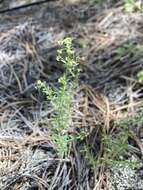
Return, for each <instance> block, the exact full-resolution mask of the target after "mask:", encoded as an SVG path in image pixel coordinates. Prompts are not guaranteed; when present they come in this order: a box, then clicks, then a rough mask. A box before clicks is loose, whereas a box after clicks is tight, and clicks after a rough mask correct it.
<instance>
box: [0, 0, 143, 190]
mask: <svg viewBox="0 0 143 190" xmlns="http://www.w3.org/2000/svg"><path fill="white" fill-rule="evenodd" d="M31 10H33V12H34V13H32V14H31V13H30V16H27V17H23V16H22V15H23V12H24V11H25V12H24V14H25V15H26V13H27V15H28V14H29V13H28V12H29V10H22V11H19V12H16V13H13V14H12V16H14V18H15V19H14V20H13V22H12V20H11V17H12V16H11V15H9V14H7V15H3V17H2V18H1V19H0V24H1V27H0V134H1V135H0V189H1V190H10V189H12V190H18V189H19V190H20V189H28V188H34V189H41V190H44V189H48V190H54V189H59V190H73V189H75V190H78V189H79V190H80V189H84V190H90V189H94V190H101V189H106V190H107V189H109V190H112V184H111V175H110V171H109V168H108V165H107V163H106V162H105V161H101V162H100V163H97V162H96V161H100V160H101V158H103V156H104V155H105V144H104V142H103V141H102V135H103V131H104V132H106V134H110V135H112V136H113V137H115V136H116V135H118V133H119V132H120V131H121V129H122V128H120V126H119V125H117V124H114V121H116V122H117V121H118V120H122V119H125V118H128V117H130V116H132V117H133V116H134V115H136V113H137V111H138V109H139V108H140V107H142V84H141V83H138V81H137V80H136V74H137V72H138V71H139V70H141V69H142V68H143V65H142V51H141V52H140V53H139V54H136V53H137V49H142V41H143V36H142V28H141V27H140V26H141V23H142V14H141V13H139V12H135V13H132V14H127V13H125V12H124V10H123V4H122V2H121V3H120V4H119V3H118V4H116V3H114V2H111V1H109V3H107V7H105V6H99V5H97V4H91V5H89V4H88V3H81V4H79V5H69V4H66V5H65V6H64V7H63V6H62V4H61V3H50V4H49V5H48V7H46V6H45V7H42V6H41V7H40V11H41V12H43V15H38V13H37V8H36V7H35V8H33V9H31ZM31 10H30V12H31ZM47 10H48V11H49V12H48V15H47V14H46V12H47ZM53 10H54V11H53ZM38 12H39V11H38ZM69 12H70V14H69ZM36 16H37V17H36ZM25 18H26V20H28V22H25ZM23 23H24V24H23ZM67 34H68V35H69V34H70V35H72V36H73V37H74V42H75V48H76V49H77V51H78V52H79V54H80V56H81V65H82V67H83V72H82V74H81V78H80V86H79V89H78V90H77V92H75V100H74V102H73V103H74V112H73V115H72V117H73V123H72V126H71V129H70V130H69V133H72V134H75V136H76V135H79V133H80V132H84V133H83V134H84V136H82V137H83V139H79V140H77V141H75V142H73V145H72V148H71V154H70V156H69V157H68V158H64V159H60V158H59V157H58V156H57V153H56V150H55V146H54V144H53V142H52V140H51V138H50V129H48V122H49V120H50V118H49V117H50V114H51V112H52V110H51V107H50V105H49V104H48V103H47V102H45V97H43V95H42V94H41V93H39V92H38V91H37V90H36V88H35V84H36V82H37V80H39V79H41V80H45V81H47V82H48V83H49V84H52V85H57V83H56V81H57V79H58V77H59V76H60V75H61V73H62V72H63V68H62V66H61V65H60V64H59V63H57V62H56V61H55V57H56V50H57V49H58V48H60V47H59V46H58V45H57V41H58V40H59V39H62V38H63V37H64V36H65V35H67ZM130 43H131V44H133V46H132V45H131V47H130V46H128V48H127V49H126V50H125V54H124V53H123V54H119V53H118V52H117V49H118V48H124V46H125V45H126V44H130ZM85 45H86V47H84V48H81V47H82V46H85ZM133 48H135V49H133ZM136 48H137V49H136ZM132 50H134V51H132ZM139 131H140V133H139ZM141 131H142V126H138V127H137V128H135V126H132V127H131V129H130V133H131V135H130V149H129V151H128V152H127V156H128V157H130V156H131V155H135V156H136V157H137V159H138V160H141V158H142V156H143V146H142V139H143V137H142V136H141V135H140V134H141ZM84 146H89V149H90V153H91V155H90V156H91V158H90V159H91V160H90V159H88V158H87V155H86V152H85V151H84V150H83V149H84ZM92 158H93V160H92ZM92 161H95V163H94V164H96V167H95V165H94V164H93V163H92ZM92 164H93V165H92Z"/></svg>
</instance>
